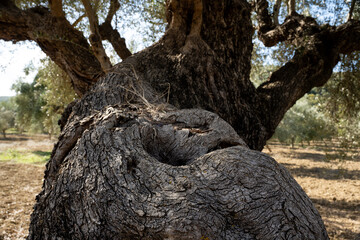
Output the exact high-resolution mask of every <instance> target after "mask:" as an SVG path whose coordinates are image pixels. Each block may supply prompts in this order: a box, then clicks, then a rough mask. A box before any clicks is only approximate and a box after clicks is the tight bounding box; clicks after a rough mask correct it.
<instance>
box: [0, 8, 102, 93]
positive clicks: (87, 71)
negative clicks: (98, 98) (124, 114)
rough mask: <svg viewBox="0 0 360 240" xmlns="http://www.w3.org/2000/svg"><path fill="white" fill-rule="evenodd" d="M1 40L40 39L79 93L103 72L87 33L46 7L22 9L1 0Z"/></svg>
mask: <svg viewBox="0 0 360 240" xmlns="http://www.w3.org/2000/svg"><path fill="white" fill-rule="evenodd" d="M0 39H3V40H6V41H13V42H17V41H24V40H32V41H35V42H37V44H38V45H39V46H40V48H41V49H42V51H44V52H45V53H46V55H48V56H49V57H50V58H51V59H52V60H53V61H54V62H55V63H56V64H57V65H59V66H60V68H62V69H63V70H64V71H65V72H66V73H67V74H68V75H69V76H70V78H71V81H72V84H73V86H74V89H75V91H76V92H77V94H79V96H82V95H83V94H84V93H85V92H86V91H87V90H88V89H89V88H90V86H91V85H92V84H93V83H94V82H96V81H97V79H98V78H99V77H100V76H101V74H102V71H101V66H100V64H99V62H98V61H97V59H96V58H95V57H94V55H93V54H92V53H91V51H89V48H90V47H89V44H88V43H87V41H86V39H85V38H84V36H83V34H82V33H81V32H79V31H78V30H76V29H74V28H73V27H72V26H71V25H70V24H69V22H68V21H67V20H66V19H65V18H58V17H54V16H53V15H52V13H51V12H50V11H49V10H48V9H46V8H43V7H35V8H31V9H27V10H21V9H19V8H17V7H16V6H15V5H14V4H13V3H12V2H11V1H5V2H1V3H0ZM84 66H86V67H84Z"/></svg>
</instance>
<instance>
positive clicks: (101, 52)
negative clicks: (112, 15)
mask: <svg viewBox="0 0 360 240" xmlns="http://www.w3.org/2000/svg"><path fill="white" fill-rule="evenodd" d="M81 1H82V3H83V5H84V7H85V11H86V15H87V17H88V19H89V24H90V31H91V35H90V37H89V40H90V43H91V47H92V50H93V51H94V54H95V56H96V58H97V59H98V60H99V62H100V64H101V68H102V69H103V71H104V72H108V71H109V70H110V68H111V67H112V65H111V62H110V59H109V57H108V56H107V55H106V52H105V49H104V46H103V45H102V42H101V40H102V39H101V36H100V33H99V21H98V19H97V16H96V14H95V12H94V10H93V8H92V7H91V4H90V2H89V0H81Z"/></svg>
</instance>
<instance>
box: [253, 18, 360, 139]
mask: <svg viewBox="0 0 360 240" xmlns="http://www.w3.org/2000/svg"><path fill="white" fill-rule="evenodd" d="M301 44H302V46H301V47H299V48H298V50H297V51H296V53H295V56H294V58H293V59H292V60H291V61H290V62H288V63H287V64H285V65H284V66H283V67H281V68H280V69H279V70H278V71H276V72H274V73H273V74H272V75H271V76H270V78H269V81H267V82H265V83H263V84H262V85H260V86H259V88H258V89H257V91H258V93H259V94H260V96H261V97H262V98H263V100H264V101H263V102H262V104H263V103H265V107H264V106H261V107H260V108H262V109H263V110H262V111H259V112H265V113H266V115H264V116H263V118H262V119H264V120H265V119H266V120H265V121H264V125H265V126H266V128H267V129H268V131H269V137H271V135H272V133H273V132H274V130H275V128H276V126H277V125H278V123H279V122H280V121H281V119H282V118H283V116H284V114H285V113H286V111H287V110H288V109H289V108H290V107H292V106H293V104H295V102H296V101H297V100H298V99H299V98H301V97H302V96H303V95H304V94H305V93H307V92H308V91H310V90H311V89H312V88H313V87H319V86H322V85H324V84H325V83H326V82H327V81H328V79H329V78H330V76H331V74H332V69H333V68H334V67H335V65H336V64H337V62H338V61H339V54H340V53H343V54H346V53H350V52H353V51H357V50H359V49H360V22H359V21H357V22H355V21H351V22H348V23H346V24H344V25H342V26H339V27H337V28H333V27H329V26H328V27H324V28H323V29H322V30H321V32H319V33H316V34H314V35H313V36H309V38H308V39H307V40H306V41H303V42H302V43H301ZM264 109H268V110H264ZM269 113H270V114H269Z"/></svg>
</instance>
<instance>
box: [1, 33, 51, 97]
mask: <svg viewBox="0 0 360 240" xmlns="http://www.w3.org/2000/svg"><path fill="white" fill-rule="evenodd" d="M44 57H45V54H44V53H43V52H42V51H41V50H40V48H39V47H37V46H36V45H35V44H34V43H29V42H25V43H17V44H13V43H12V42H5V41H2V40H0V86H1V87H0V96H15V94H16V93H15V91H13V90H11V86H12V85H13V84H14V83H16V81H18V80H19V79H21V80H23V81H25V82H32V81H33V79H34V77H35V75H36V71H33V72H31V73H30V74H29V75H28V76H26V74H25V72H24V68H25V67H26V66H28V65H29V64H30V63H32V64H33V65H34V66H35V67H39V66H40V64H41V63H40V59H42V58H44Z"/></svg>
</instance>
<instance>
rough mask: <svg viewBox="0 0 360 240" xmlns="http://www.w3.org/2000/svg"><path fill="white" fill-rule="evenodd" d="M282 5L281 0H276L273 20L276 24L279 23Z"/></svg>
mask: <svg viewBox="0 0 360 240" xmlns="http://www.w3.org/2000/svg"><path fill="white" fill-rule="evenodd" d="M280 7H281V0H276V1H275V4H274V10H273V21H274V24H275V25H279V11H280Z"/></svg>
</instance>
